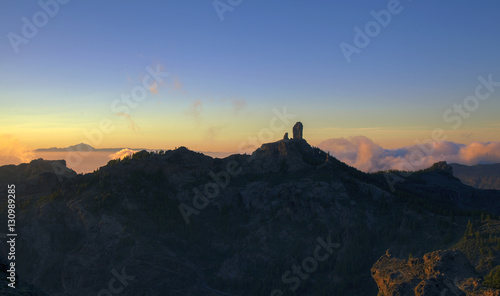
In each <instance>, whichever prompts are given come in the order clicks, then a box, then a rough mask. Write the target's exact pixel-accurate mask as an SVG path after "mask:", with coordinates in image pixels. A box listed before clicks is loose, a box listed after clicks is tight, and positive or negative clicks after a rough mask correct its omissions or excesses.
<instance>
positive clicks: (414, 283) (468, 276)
mask: <svg viewBox="0 0 500 296" xmlns="http://www.w3.org/2000/svg"><path fill="white" fill-rule="evenodd" d="M371 271H372V277H373V279H374V280H375V282H376V283H377V286H378V288H379V294H378V295H380V296H382V295H383V296H396V295H415V296H430V295H442V296H472V295H474V296H479V295H499V291H497V290H494V289H490V288H485V287H483V286H482V285H481V280H480V278H479V277H477V273H476V270H475V269H474V267H473V266H472V265H471V263H470V262H469V260H468V259H467V257H466V256H465V255H464V254H463V253H462V252H461V251H459V250H444V251H435V252H431V253H427V254H425V255H424V256H423V258H411V259H409V260H403V259H398V258H393V257H392V256H391V255H390V253H389V252H388V253H386V254H385V255H384V256H382V257H380V259H379V260H378V261H377V262H376V263H375V264H374V265H373V267H372V269H371Z"/></svg>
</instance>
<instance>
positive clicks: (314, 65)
mask: <svg viewBox="0 0 500 296" xmlns="http://www.w3.org/2000/svg"><path fill="white" fill-rule="evenodd" d="M42 2H47V1H45V0H42ZM221 2H223V3H226V2H227V0H221ZM234 2H236V1H234ZM389 2H391V1H385V0H384V1H379V0H377V1H373V0H371V1H368V0H364V1H361V0H343V1H326V0H319V1H297V0H294V1H290V0H287V1H284V0H282V1H267V0H243V1H242V3H241V4H240V5H238V6H236V7H234V9H233V10H232V11H230V12H226V13H225V14H224V20H223V21H221V19H220V18H219V16H218V14H217V12H216V10H215V8H214V5H213V2H212V1H186V0H183V1H181V0H176V1H140V2H139V1H87V0H86V1H80V0H72V1H69V3H67V4H65V5H60V9H59V12H58V13H57V14H56V15H55V16H54V17H50V18H49V21H48V23H47V25H45V26H44V27H42V28H39V31H38V33H37V34H36V36H35V37H34V38H32V39H29V43H27V44H22V45H20V46H19V52H18V53H17V54H16V53H15V52H14V50H13V48H12V46H11V42H10V41H9V38H8V37H7V35H8V34H9V32H14V33H15V34H18V35H20V36H22V32H21V29H22V27H23V21H22V18H23V17H27V18H28V19H30V20H31V19H32V18H33V15H35V14H36V13H37V12H39V11H41V8H40V6H39V5H38V3H37V1H0V66H1V68H0V69H1V71H0V89H1V92H0V102H1V104H2V108H1V109H0V128H1V129H2V132H0V133H2V134H13V135H15V136H17V137H18V138H20V140H21V141H22V142H24V143H27V144H28V145H30V146H33V147H46V146H68V145H72V144H75V143H76V142H79V141H80V139H81V138H82V137H83V136H82V133H81V130H82V129H87V130H90V129H93V128H95V127H97V126H98V123H99V121H100V120H101V119H102V118H106V117H108V118H110V119H111V120H112V121H113V122H114V124H115V125H116V129H115V131H114V132H113V133H112V134H110V135H107V136H106V137H105V138H104V140H103V142H102V143H99V145H97V146H101V147H104V146H108V147H110V146H114V147H120V146H122V147H123V146H127V147H145V146H149V147H158V148H160V147H165V146H180V145H183V144H187V145H188V146H190V145H191V146H190V147H193V148H197V149H199V150H227V151H234V150H235V148H236V147H237V146H238V144H239V143H241V142H242V141H245V139H246V138H247V136H248V135H251V134H252V133H257V132H259V130H261V129H262V128H265V127H268V125H269V120H270V118H271V117H272V116H273V112H272V109H273V108H278V109H282V108H283V106H287V108H288V110H289V111H290V112H291V113H294V114H297V120H301V121H302V122H303V123H304V125H305V127H306V131H305V135H306V137H307V136H308V135H309V139H310V142H312V143H313V144H315V143H318V142H320V141H321V140H324V139H327V138H334V137H339V136H355V135H361V134H362V135H367V136H369V137H371V138H373V139H374V140H375V141H378V142H379V143H381V144H383V145H384V146H388V147H390V146H398V145H399V146H400V145H405V144H412V143H413V142H414V140H415V138H419V137H420V138H422V137H425V136H426V135H427V136H428V135H429V131H431V130H432V129H434V128H436V127H442V128H444V129H450V124H447V123H445V122H443V120H442V114H443V112H445V110H447V109H448V108H450V107H452V106H453V104H455V103H461V102H462V101H463V100H464V98H465V97H466V96H468V95H470V94H473V92H474V89H475V88H476V86H477V85H478V80H477V77H478V76H479V75H483V76H485V77H487V75H489V74H492V75H493V79H494V80H496V81H500V38H499V36H500V2H498V1H493V0H490V1H487V0H485V1H457V0H454V1H451V0H446V1H430V0H413V1H408V0H406V1H401V2H400V6H401V7H402V11H401V12H400V13H399V14H397V15H392V19H391V22H390V23H389V25H388V26H386V27H383V28H381V32H380V34H378V35H377V36H375V37H373V39H372V40H371V43H370V44H369V45H368V46H367V47H366V48H363V49H362V50H361V53H360V54H354V55H352V57H351V58H352V61H351V63H347V62H346V60H345V58H344V55H343V53H342V51H341V50H340V47H339V45H340V43H341V42H347V43H349V44H353V39H354V36H355V32H354V30H353V28H354V27H355V26H358V27H360V28H364V26H365V25H366V24H367V22H369V21H372V20H373V17H372V15H371V14H370V11H371V10H375V11H380V10H382V9H387V5H388V3H389ZM156 64H161V65H162V66H163V67H164V69H165V71H167V72H169V73H170V76H169V77H168V79H166V83H165V85H160V86H159V87H158V92H157V93H154V94H153V93H150V94H149V95H148V97H147V99H146V100H145V101H144V102H141V103H140V104H139V106H138V107H137V108H135V109H133V110H131V111H130V114H129V116H130V118H131V120H132V123H130V122H128V121H127V120H123V119H122V117H120V116H118V115H116V114H114V113H113V112H112V111H111V108H110V105H111V103H112V102H113V100H115V99H117V98H120V96H121V95H122V94H124V93H129V92H130V90H131V89H132V88H133V87H134V86H136V85H138V84H140V81H141V80H142V77H144V75H146V74H147V71H146V70H145V69H146V67H148V66H150V67H154V66H155V65H156ZM174 85H177V86H174ZM181 85H182V87H181ZM235 102H240V105H238V106H239V107H235V106H237V103H235ZM241 102H243V103H241ZM499 110H500V90H498V91H497V92H495V93H493V96H492V97H491V98H490V99H489V100H487V101H482V102H481V106H480V107H479V109H478V110H477V111H475V112H474V113H473V114H472V116H471V117H470V118H468V119H467V120H464V124H463V126H461V128H460V130H459V131H452V130H450V133H449V134H450V140H454V141H456V142H467V141H470V140H477V141H497V140H500V138H499V133H498V132H497V131H498V129H499V125H498V124H499V123H500V120H499V117H498V111H499ZM133 125H136V126H138V128H137V129H134V128H133V127H132V126H133ZM495 126H496V127H495ZM287 128H288V127H287ZM290 128H291V125H290ZM308 129H309V131H308ZM285 131H288V130H284V131H283V133H284V132H285ZM464 133H474V137H472V138H470V137H469V138H468V139H469V140H467V139H465V138H461V135H462V134H464ZM281 136H282V133H281V132H280V135H276V137H277V138H280V137H281ZM166 148H168V147H166Z"/></svg>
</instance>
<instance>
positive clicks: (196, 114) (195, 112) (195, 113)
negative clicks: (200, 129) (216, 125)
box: [186, 100, 203, 123]
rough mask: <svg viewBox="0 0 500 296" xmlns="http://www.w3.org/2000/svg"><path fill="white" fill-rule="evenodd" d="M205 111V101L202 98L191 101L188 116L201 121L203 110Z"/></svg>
mask: <svg viewBox="0 0 500 296" xmlns="http://www.w3.org/2000/svg"><path fill="white" fill-rule="evenodd" d="M202 111H203V102H202V101H201V100H196V101H193V102H192V103H191V105H190V106H189V109H188V110H187V111H186V113H187V115H188V116H192V117H193V118H194V119H195V120H196V122H198V123H199V122H200V121H201V112H202Z"/></svg>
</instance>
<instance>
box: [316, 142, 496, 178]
mask: <svg viewBox="0 0 500 296" xmlns="http://www.w3.org/2000/svg"><path fill="white" fill-rule="evenodd" d="M318 147H319V148H320V149H322V150H324V151H328V152H330V154H331V155H332V156H334V157H336V158H337V159H339V160H341V161H343V162H345V163H347V164H348V165H350V166H353V167H355V168H357V169H359V170H361V171H364V172H376V171H385V170H391V169H397V170H412V171H413V170H419V169H424V168H428V167H430V166H432V165H433V164H434V163H436V162H438V161H446V162H448V163H459V164H465V165H476V164H492V163H500V142H488V143H483V142H473V143H470V144H468V145H465V144H457V143H453V142H446V141H444V142H428V143H425V144H420V145H412V146H407V147H403V148H399V149H384V148H382V147H381V146H379V145H378V144H376V143H375V142H373V141H372V140H371V139H369V138H367V137H365V136H355V137H349V138H335V139H328V140H325V141H323V142H321V143H320V144H319V145H318Z"/></svg>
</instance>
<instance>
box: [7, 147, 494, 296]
mask: <svg viewBox="0 0 500 296" xmlns="http://www.w3.org/2000/svg"><path fill="white" fill-rule="evenodd" d="M2 169H3V168H0V172H1V171H2ZM447 170H448V167H446V166H444V167H443V166H437V167H434V168H432V169H429V170H428V171H422V172H418V173H415V174H412V175H411V176H405V177H404V182H398V183H397V184H395V187H394V190H391V186H389V185H388V183H387V180H386V175H384V174H382V173H379V174H365V173H362V172H360V171H358V170H356V169H354V168H351V167H349V166H347V165H345V164H344V163H341V162H339V161H338V160H336V159H335V158H332V157H329V156H328V155H327V154H326V153H324V152H323V151H321V150H319V149H317V148H313V147H311V146H309V145H308V144H307V142H306V141H305V140H302V139H296V140H282V141H278V142H275V143H270V144H265V145H263V146H262V147H261V148H260V149H258V150H257V151H255V152H254V153H253V154H252V155H233V156H230V157H227V158H225V159H213V158H211V157H208V156H205V155H203V154H199V153H195V152H192V151H190V150H188V149H186V148H179V149H176V150H173V151H167V152H165V153H159V154H153V153H148V152H146V151H142V152H139V153H136V154H135V155H134V156H133V157H131V158H126V159H124V160H122V161H111V162H110V163H109V164H108V165H107V166H104V167H102V168H100V169H99V170H98V171H96V172H94V173H92V174H87V175H77V176H69V175H68V176H65V177H62V178H59V183H58V185H57V186H56V187H55V188H54V190H50V192H46V193H44V194H42V195H40V194H37V193H34V192H23V191H20V192H18V195H19V201H18V202H19V204H18V205H19V211H20V212H19V215H18V224H19V226H18V228H19V231H18V232H19V233H20V235H19V238H18V239H19V240H20V243H19V249H18V252H19V257H18V263H19V275H20V276H21V277H22V278H25V279H26V280H27V281H29V282H30V283H32V284H34V285H36V286H38V287H41V288H42V289H43V290H45V291H46V292H47V293H48V294H50V295H54V296H55V295H82V296H83V295H97V294H98V293H100V295H108V294H112V293H115V292H116V291H119V294H120V295H376V294H377V291H378V288H377V285H376V283H375V281H374V280H373V279H372V278H371V272H370V269H371V267H372V265H373V264H374V263H375V262H376V261H377V259H378V258H380V256H381V255H383V254H384V253H385V252H386V250H387V249H389V248H391V250H392V253H393V254H394V256H399V257H408V255H409V254H410V253H411V254H413V255H414V256H421V255H423V254H425V253H427V252H431V251H434V250H438V249H446V248H449V247H451V246H452V245H453V244H455V243H457V242H458V241H459V240H460V238H461V237H462V235H463V233H464V231H465V229H466V225H467V222H468V220H470V219H479V217H480V216H481V213H483V212H485V211H489V212H490V214H491V215H492V217H496V215H498V210H497V209H498V204H499V202H498V201H500V198H498V192H497V191H480V190H476V189H473V188H471V187H468V186H466V185H463V184H462V183H460V181H459V180H458V179H456V178H454V177H453V176H450V174H449V173H448V172H447ZM391 174H395V173H394V172H393V173H391ZM39 185H40V186H43V185H42V183H41V184H39ZM450 186H451V187H450ZM450 188H451V189H450ZM43 190H45V188H43ZM475 201H480V202H479V203H476V202H475ZM486 201H487V202H489V203H486ZM1 215H2V216H3V217H5V203H4V204H2V211H1ZM483 215H485V214H483ZM493 215H495V216H493ZM1 252H2V253H1V255H2V257H4V256H5V250H1ZM111 290H113V291H114V292H113V291H111ZM110 291H111V292H112V293H111V292H110Z"/></svg>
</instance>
